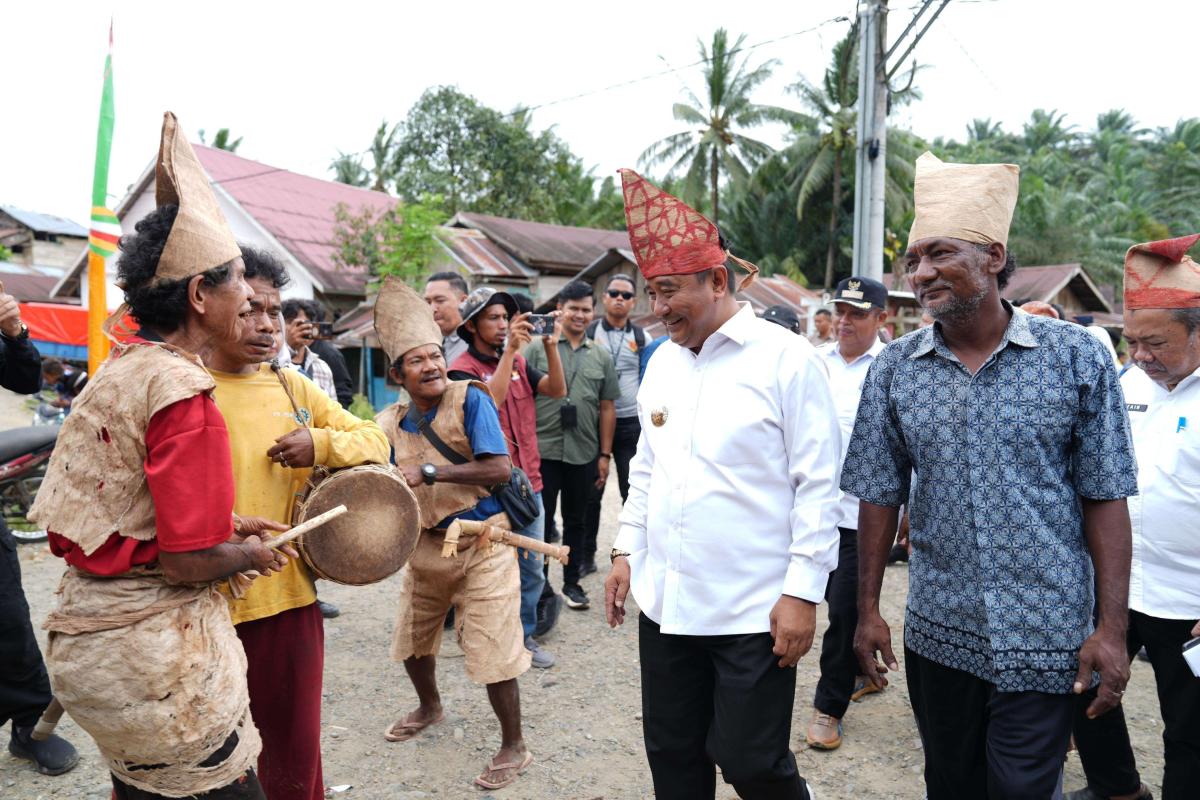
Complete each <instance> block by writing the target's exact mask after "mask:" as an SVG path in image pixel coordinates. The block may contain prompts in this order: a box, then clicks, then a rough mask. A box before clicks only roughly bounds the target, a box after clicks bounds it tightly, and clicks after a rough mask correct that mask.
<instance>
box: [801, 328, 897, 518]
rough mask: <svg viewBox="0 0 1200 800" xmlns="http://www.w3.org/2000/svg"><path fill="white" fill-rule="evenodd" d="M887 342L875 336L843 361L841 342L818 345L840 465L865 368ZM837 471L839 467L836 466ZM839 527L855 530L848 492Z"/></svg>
mask: <svg viewBox="0 0 1200 800" xmlns="http://www.w3.org/2000/svg"><path fill="white" fill-rule="evenodd" d="M885 347H887V345H886V344H884V343H883V342H881V341H879V338H878V337H876V338H875V341H874V343H873V344H872V345H871V347H870V349H869V350H867V352H865V353H863V354H862V355H861V356H859V357H858V358H856V359H854V360H853V361H851V362H850V363H849V364H847V363H846V359H844V358H842V354H841V352H840V349H841V343H839V342H835V343H833V344H826V345H822V346H821V347H818V348H817V355H819V356H820V357H821V361H822V363H824V364H825V369H826V370H827V371H828V372H829V388H830V390H831V391H832V392H833V404H834V406H835V407H836V408H837V416H838V426H839V427H840V428H841V430H842V453H841V459H840V460H839V461H838V466H839V468H840V466H841V464H842V462H843V461H845V460H846V450H847V449H849V447H850V434H851V433H852V432H853V431H854V420H855V418H856V417H857V416H858V401H859V400H861V399H862V389H863V381H865V380H866V379H867V370H868V369H870V368H871V363H872V362H873V361H874V360H875V356H877V355H879V354H880V353H882V352H883V348H885ZM839 471H840V470H839ZM841 497H842V501H841V520H842V521H841V522H839V523H838V527H840V528H848V529H850V530H852V531H856V530H858V498H857V497H855V496H854V495H851V494H846V493H844V492H843V493H842V495H841Z"/></svg>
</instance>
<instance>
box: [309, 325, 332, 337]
mask: <svg viewBox="0 0 1200 800" xmlns="http://www.w3.org/2000/svg"><path fill="white" fill-rule="evenodd" d="M312 334H313V338H314V339H332V338H333V323H332V322H315V323H313V327H312Z"/></svg>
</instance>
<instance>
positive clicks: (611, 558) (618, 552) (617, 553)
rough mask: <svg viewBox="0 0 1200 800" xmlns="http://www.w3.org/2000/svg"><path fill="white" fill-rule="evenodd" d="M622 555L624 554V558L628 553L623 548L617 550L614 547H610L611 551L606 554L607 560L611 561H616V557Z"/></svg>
mask: <svg viewBox="0 0 1200 800" xmlns="http://www.w3.org/2000/svg"><path fill="white" fill-rule="evenodd" d="M622 556H624V557H625V558H628V557H629V553H626V552H625V551H624V550H618V549H617V548H615V547H614V548H613V549H612V552H610V553H609V554H608V560H609V562H610V563H611V562H613V561H616V560H617V559H618V558H621V557H622Z"/></svg>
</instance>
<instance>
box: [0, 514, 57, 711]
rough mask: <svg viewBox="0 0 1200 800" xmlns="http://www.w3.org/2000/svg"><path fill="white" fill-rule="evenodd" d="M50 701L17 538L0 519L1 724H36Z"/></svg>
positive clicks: (44, 665)
mask: <svg viewBox="0 0 1200 800" xmlns="http://www.w3.org/2000/svg"><path fill="white" fill-rule="evenodd" d="M48 705H50V679H49V678H48V677H47V675H46V664H45V663H44V662H43V661H42V653H41V651H40V650H38V645H37V639H36V638H35V637H34V635H33V625H32V624H31V623H30V621H29V604H28V603H26V602H25V592H24V590H23V589H22V588H21V562H20V560H19V559H18V558H17V542H16V540H15V539H14V538H13V535H12V533H10V532H9V530H8V526H7V525H5V524H4V520H3V519H0V725H3V724H4V723H5V722H8V721H9V720H10V719H11V720H12V721H13V724H14V725H17V726H19V727H22V728H27V727H29V726H31V725H35V724H36V723H37V721H38V718H39V717H41V716H42V712H43V711H45V710H46V706H48Z"/></svg>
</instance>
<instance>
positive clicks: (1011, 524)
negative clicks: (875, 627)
mask: <svg viewBox="0 0 1200 800" xmlns="http://www.w3.org/2000/svg"><path fill="white" fill-rule="evenodd" d="M1005 309H1006V310H1007V311H1008V312H1009V313H1010V314H1012V319H1011V320H1010V322H1009V324H1008V328H1007V330H1006V331H1005V333H1004V339H1003V341H1001V342H1000V345H999V346H998V347H997V348H996V350H995V352H994V353H992V355H991V356H990V357H989V358H988V360H987V361H986V362H985V363H984V365H983V366H982V367H981V368H980V369H979V371H978V373H976V374H975V375H974V376H972V375H971V374H970V372H968V371H967V369H966V367H964V366H963V365H962V363H961V362H960V361H959V360H958V358H957V357H956V356H955V355H954V354H953V353H952V352H950V349H949V348H948V347H947V346H946V344H945V342H944V341H943V340H942V336H941V332H940V326H938V325H934V326H932V327H929V328H924V329H922V330H919V331H916V332H914V333H911V334H909V335H907V336H905V337H903V338H902V339H899V340H897V341H896V342H893V343H892V344H891V345H890V346H888V347H887V348H886V349H885V350H884V351H883V352H882V353H881V354H880V355H879V356H878V357H877V358H876V360H875V363H874V364H872V365H871V369H870V371H869V372H868V373H867V378H866V382H865V384H864V386H863V394H862V402H861V404H860V405H859V408H858V417H857V419H856V421H855V426H854V434H853V437H852V438H851V440H850V449H849V452H848V453H847V455H846V461H845V466H844V467H843V470H842V481H841V486H842V490H843V491H845V492H847V493H849V494H852V495H854V496H856V497H859V498H861V499H863V500H866V501H867V502H870V503H874V504H876V505H881V506H893V507H896V506H901V505H904V504H905V503H909V523H910V532H911V533H910V535H911V541H912V556H911V558H910V561H909V594H908V608H907V613H906V616H905V628H904V642H905V645H906V646H907V647H908V648H909V649H911V650H912V651H913V652H915V653H918V654H919V655H921V656H924V657H925V658H928V659H929V660H931V661H934V662H937V663H939V664H942V665H944V666H947V667H951V668H953V669H958V670H962V671H964V672H968V673H970V674H972V675H976V676H978V677H979V678H981V679H983V680H986V681H988V682H990V683H993V684H994V685H995V686H996V688H997V689H998V690H999V691H1004V692H1017V691H1039V692H1049V693H1055V694H1065V693H1068V692H1070V691H1071V688H1072V685H1073V683H1074V681H1075V675H1076V672H1077V670H1078V655H1077V654H1078V651H1079V648H1080V646H1081V645H1082V644H1083V641H1084V639H1086V638H1087V637H1088V636H1089V635H1090V633H1091V630H1092V605H1093V599H1092V582H1093V578H1092V564H1091V558H1090V556H1089V553H1088V549H1087V542H1086V540H1085V538H1084V533H1083V519H1082V513H1081V507H1080V500H1079V498H1081V497H1085V498H1091V499H1095V500H1113V499H1118V498H1123V497H1128V496H1130V495H1134V494H1137V471H1136V465H1135V462H1134V455H1133V447H1132V444H1131V441H1130V435H1129V420H1128V418H1127V417H1126V414H1125V405H1124V402H1123V400H1122V396H1121V388H1120V384H1119V383H1118V380H1117V373H1116V370H1115V369H1114V368H1113V363H1112V357H1111V356H1110V355H1109V354H1108V352H1107V351H1106V350H1105V349H1104V347H1103V345H1101V343H1100V342H1099V341H1097V340H1096V339H1095V338H1093V337H1092V336H1091V335H1090V334H1088V333H1087V332H1086V331H1085V330H1084V329H1083V328H1081V327H1079V326H1076V325H1071V324H1069V323H1065V322H1060V321H1058V320H1050V319H1046V318H1044V317H1035V316H1030V315H1028V314H1025V313H1022V312H1013V310H1012V307H1011V306H1009V305H1008V304H1007V303H1006V304H1005ZM910 489H911V496H910Z"/></svg>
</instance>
